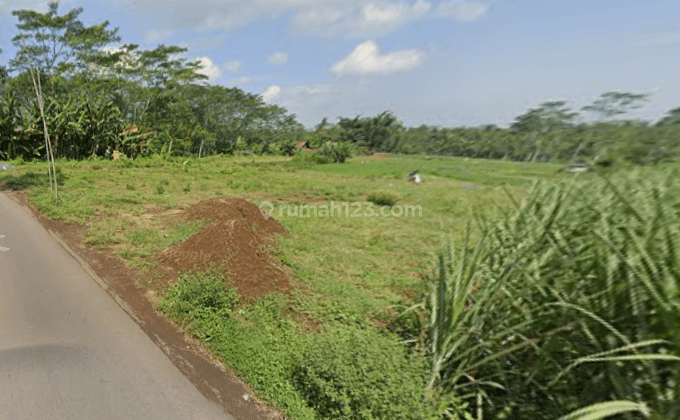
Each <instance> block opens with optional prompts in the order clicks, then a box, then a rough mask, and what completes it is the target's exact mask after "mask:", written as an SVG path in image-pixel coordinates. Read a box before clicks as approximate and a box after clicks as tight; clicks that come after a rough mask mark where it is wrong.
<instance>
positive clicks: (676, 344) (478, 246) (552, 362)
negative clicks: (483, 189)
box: [424, 171, 680, 419]
mask: <svg viewBox="0 0 680 420" xmlns="http://www.w3.org/2000/svg"><path fill="white" fill-rule="evenodd" d="M678 193H680V184H678V182H677V172H675V171H673V172H670V171H666V172H652V171H636V172H634V173H632V174H630V175H624V174H617V176H616V177H614V178H611V179H610V178H597V179H593V180H589V181H587V182H584V181H576V180H566V181H563V182H561V183H558V184H552V185H550V184H548V185H545V184H541V185H537V186H536V187H535V188H534V189H533V190H532V191H531V193H530V197H529V199H527V200H526V201H524V202H521V201H518V202H517V204H516V210H515V211H513V212H512V213H509V214H507V215H504V216H500V217H495V218H492V219H488V220H480V221H479V223H478V226H479V230H480V232H479V239H477V240H470V238H469V237H466V238H465V239H464V240H462V241H461V242H460V245H459V246H456V247H454V246H452V245H451V246H449V247H448V248H447V249H446V250H445V251H444V252H443V253H442V254H441V255H440V257H439V265H438V270H437V271H438V274H437V280H436V284H434V285H433V289H432V293H431V295H430V299H429V301H428V302H427V305H426V306H425V307H426V312H427V313H428V314H429V320H428V321H427V322H426V323H425V324H424V327H425V332H426V336H427V338H428V340H424V342H425V343H426V344H425V346H426V347H427V349H428V354H429V356H430V360H431V366H432V373H431V377H430V380H429V385H428V388H430V389H432V390H436V391H437V392H438V393H442V394H447V393H453V394H454V395H458V396H460V395H462V394H467V395H468V400H469V402H470V404H471V405H472V404H474V405H475V406H476V409H477V410H479V412H483V413H484V418H492V419H495V418H521V419H548V418H554V419H556V418H560V417H561V416H564V415H566V414H567V413H569V412H572V411H573V412H575V411H577V410H578V409H582V408H584V407H591V406H592V407H596V408H597V410H595V409H594V408H593V409H591V410H594V411H598V412H599V415H597V416H594V415H593V413H592V412H591V413H590V415H591V416H590V417H589V416H588V415H587V412H586V413H584V412H581V413H580V416H581V417H579V416H576V417H574V418H604V417H608V416H610V415H613V414H616V413H617V412H621V411H620V410H623V411H626V412H629V416H630V417H628V418H640V417H639V416H640V415H641V414H642V412H647V413H652V414H653V416H654V417H653V418H660V419H674V418H678V416H679V415H680V403H679V401H680V398H679V396H680V364H679V363H680V266H678V261H680V260H679V259H678V257H680V254H679V253H678V251H679V248H678V246H679V245H680V242H679V241H680V239H679V238H680V231H679V229H680V198H679V197H680V195H679V194H678ZM604 403H609V404H610V405H608V406H605V407H604V408H603V406H601V405H598V404H604ZM632 412H636V413H637V414H636V415H634V416H633V415H632V414H631V413H632ZM621 418H624V417H621Z"/></svg>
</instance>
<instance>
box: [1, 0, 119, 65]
mask: <svg viewBox="0 0 680 420" xmlns="http://www.w3.org/2000/svg"><path fill="white" fill-rule="evenodd" d="M48 7H49V10H48V11H47V12H45V13H39V12H36V11H34V10H15V11H13V12H12V15H14V16H16V17H17V19H18V20H19V23H18V24H17V28H18V29H19V31H20V32H19V34H18V35H16V36H15V37H14V38H13V39H12V43H13V44H14V45H15V46H16V47H17V48H19V51H18V52H17V54H16V56H15V58H14V59H13V60H11V61H10V66H11V67H12V68H13V69H15V70H20V71H26V70H28V69H29V68H30V67H31V66H33V67H35V68H36V70H37V71H38V72H39V73H44V74H46V75H48V76H51V75H53V74H54V73H67V72H72V71H73V70H74V69H75V68H76V67H80V69H81V70H83V69H84V68H85V61H86V57H88V56H91V55H92V54H94V51H95V50H96V49H97V48H100V47H102V46H104V45H107V44H109V43H111V42H117V41H119V40H120V37H119V36H118V35H117V32H118V28H115V29H112V30H109V29H107V28H108V26H109V22H108V21H106V22H104V23H101V24H98V25H93V26H90V27H85V26H84V25H83V23H82V22H81V21H80V20H79V19H78V17H79V16H80V14H81V13H82V11H83V9H82V7H79V8H75V9H72V10H71V11H69V12H68V13H66V14H64V15H59V14H58V13H57V9H58V8H59V3H58V2H51V3H49V6H48ZM77 59H79V60H77ZM78 64H80V66H78Z"/></svg>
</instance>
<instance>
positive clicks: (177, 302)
mask: <svg viewBox="0 0 680 420" xmlns="http://www.w3.org/2000/svg"><path fill="white" fill-rule="evenodd" d="M237 303H238V293H237V292H236V289H226V288H225V278H224V276H222V275H221V274H219V273H217V272H216V271H207V272H197V273H195V274H192V275H187V274H185V275H183V276H181V277H180V279H179V281H178V282H177V283H175V284H174V285H172V286H170V288H169V289H168V291H167V292H166V294H165V296H164V298H163V300H162V301H161V302H160V303H159V304H158V309H160V310H161V311H162V312H164V313H165V314H166V315H168V316H170V317H172V318H173V319H175V320H177V321H179V322H180V324H182V325H185V326H189V327H191V326H193V325H195V324H196V323H197V322H198V321H206V320H211V319H214V320H215V321H217V320H219V319H224V318H227V317H229V316H230V315H231V313H232V309H233V308H234V306H235V305H236V304H237Z"/></svg>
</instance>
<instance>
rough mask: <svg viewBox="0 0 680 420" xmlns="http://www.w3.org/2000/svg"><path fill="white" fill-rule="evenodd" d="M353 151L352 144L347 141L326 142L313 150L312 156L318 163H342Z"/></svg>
mask: <svg viewBox="0 0 680 420" xmlns="http://www.w3.org/2000/svg"><path fill="white" fill-rule="evenodd" d="M354 151H355V148H354V145H353V144H351V143H349V142H340V143H338V144H333V143H331V142H326V143H324V144H323V146H321V147H319V148H318V149H316V150H315V151H314V156H315V157H316V158H317V162H318V163H344V162H345V161H346V160H347V159H349V158H351V157H352V155H353V154H354Z"/></svg>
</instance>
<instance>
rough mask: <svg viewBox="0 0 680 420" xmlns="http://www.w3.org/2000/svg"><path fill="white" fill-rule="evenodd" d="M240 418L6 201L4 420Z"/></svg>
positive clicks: (0, 374)
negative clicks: (190, 377) (204, 389)
mask: <svg viewBox="0 0 680 420" xmlns="http://www.w3.org/2000/svg"><path fill="white" fill-rule="evenodd" d="M3 235H4V237H1V236H3ZM7 248H9V249H7ZM231 418H232V417H231V416H229V415H228V414H226V413H225V412H224V411H223V410H222V409H221V408H219V407H218V406H217V405H215V404H214V403H212V402H210V401H208V400H207V399H205V398H204V397H203V396H202V395H201V394H200V393H199V392H198V390H197V389H196V388H195V387H194V386H193V385H192V384H191V383H190V382H189V381H188V380H187V379H186V378H185V377H184V376H183V375H182V374H181V373H180V372H179V371H178V370H177V368H175V366H174V365H173V364H172V363H171V362H170V360H168V358H167V357H166V356H165V355H164V354H163V353H162V352H161V350H160V349H159V348H158V347H156V345H155V344H154V343H153V342H152V341H151V340H150V339H149V338H148V337H147V336H146V335H145V334H144V332H143V331H142V330H141V329H140V328H139V326H137V324H135V322H134V321H132V320H131V319H130V318H129V317H128V316H127V314H126V313H125V312H124V311H123V310H122V309H121V308H120V307H119V306H118V305H117V304H116V303H115V302H114V300H113V299H112V298H111V297H110V296H109V295H108V294H107V293H106V292H105V291H104V290H103V289H101V287H100V286H99V285H98V284H97V283H96V282H95V281H94V280H93V279H92V278H91V277H89V276H88V275H87V274H86V273H85V271H83V269H82V268H81V267H80V265H78V263H77V262H76V261H75V260H74V259H73V258H72V257H71V256H70V255H69V254H68V253H67V252H66V251H64V250H63V249H62V248H61V247H60V246H59V245H58V244H57V243H56V242H55V241H54V240H53V239H52V237H51V236H50V235H49V234H48V233H47V232H46V231H45V230H44V229H43V227H42V226H41V225H40V224H39V223H38V222H37V221H36V220H35V219H33V218H32V217H31V216H30V215H29V214H28V213H27V212H26V211H25V210H24V209H22V208H21V207H20V206H18V205H17V204H16V203H14V202H13V201H11V200H10V199H9V198H7V197H6V196H5V195H3V194H2V193H0V420H18V419H31V420H39V419H88V420H95V419H97V420H105V419H126V420H130V419H182V420H185V419H231Z"/></svg>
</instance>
